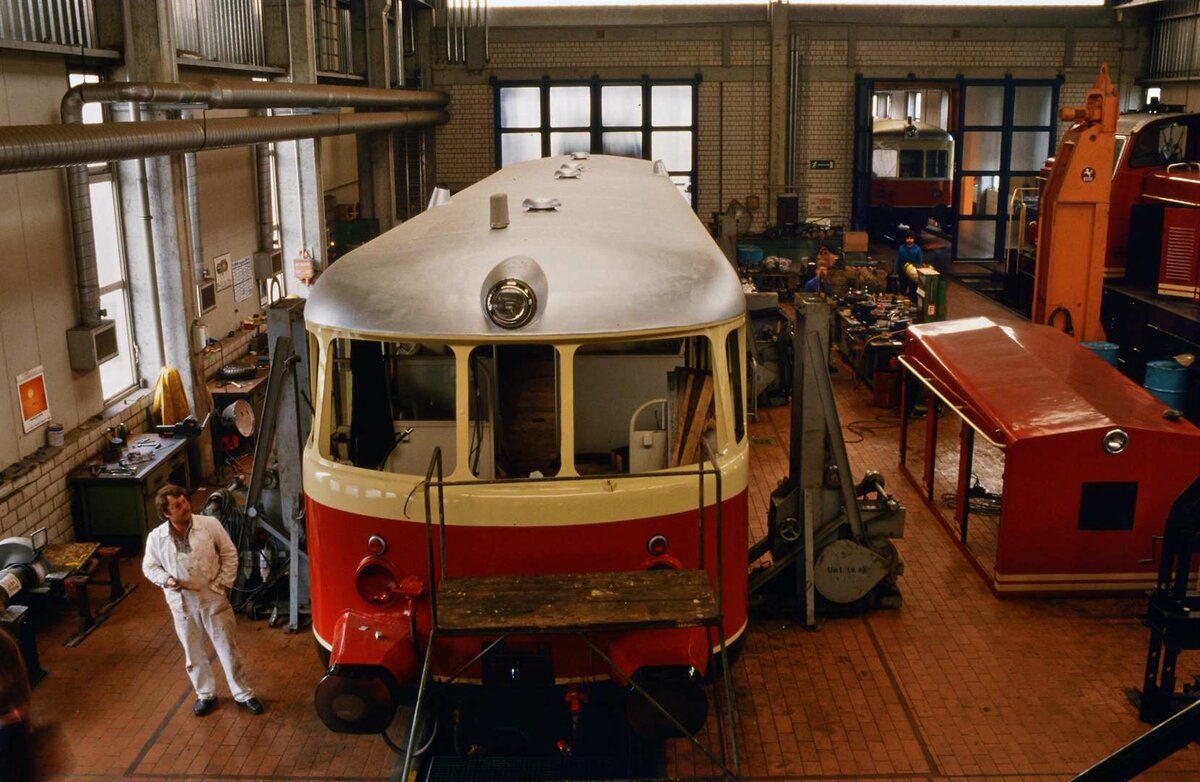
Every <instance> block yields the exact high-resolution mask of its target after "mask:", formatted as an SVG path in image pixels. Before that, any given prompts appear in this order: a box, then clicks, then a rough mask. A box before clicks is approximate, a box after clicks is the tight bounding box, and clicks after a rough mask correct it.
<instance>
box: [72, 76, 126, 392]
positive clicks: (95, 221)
mask: <svg viewBox="0 0 1200 782" xmlns="http://www.w3.org/2000/svg"><path fill="white" fill-rule="evenodd" d="M99 81H100V77H99V76H97V75H95V74H90V73H71V74H69V75H68V83H69V84H70V86H72V87H74V86H76V85H78V84H84V83H88V84H94V83H97V82H99ZM83 121H84V124H89V125H90V124H97V123H100V122H103V121H104V113H103V109H102V107H101V105H100V104H98V103H88V104H86V105H85V106H84V109H83ZM88 174H89V181H90V184H89V187H88V195H89V200H90V202H91V208H92V239H93V241H94V242H95V246H96V270H97V272H98V275H99V281H100V309H101V310H103V311H104V317H105V318H108V319H109V320H112V321H113V322H114V323H115V324H116V331H117V355H116V356H115V357H113V358H110V359H108V360H107V361H105V362H104V363H102V364H101V365H100V389H101V392H102V393H103V395H104V401H105V403H106V404H107V403H108V402H110V401H112V400H113V399H116V398H117V397H119V396H121V395H123V394H125V393H126V392H128V391H129V390H130V389H132V388H134V387H135V386H136V385H137V383H138V374H137V361H136V360H135V356H134V341H135V340H134V333H133V319H132V318H131V317H130V306H129V287H128V282H127V281H128V274H127V271H126V268H125V239H124V235H123V233H122V231H121V204H120V199H119V197H118V194H117V186H116V178H115V177H114V176H113V171H112V166H111V165H110V164H97V165H91V166H88Z"/></svg>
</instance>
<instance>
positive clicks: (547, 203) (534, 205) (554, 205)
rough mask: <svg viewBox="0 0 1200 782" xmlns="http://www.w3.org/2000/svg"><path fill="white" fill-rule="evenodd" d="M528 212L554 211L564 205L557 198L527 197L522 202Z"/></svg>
mask: <svg viewBox="0 0 1200 782" xmlns="http://www.w3.org/2000/svg"><path fill="white" fill-rule="evenodd" d="M521 206H523V207H524V208H525V211H526V212H553V211H555V210H557V209H558V208H559V207H560V206H562V201H559V200H558V199H557V198H542V197H537V198H526V199H525V200H524V201H522V202H521Z"/></svg>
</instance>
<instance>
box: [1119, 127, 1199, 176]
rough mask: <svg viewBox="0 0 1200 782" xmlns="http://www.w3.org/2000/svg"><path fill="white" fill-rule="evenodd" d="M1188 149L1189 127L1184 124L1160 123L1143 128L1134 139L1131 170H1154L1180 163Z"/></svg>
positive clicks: (1130, 154)
mask: <svg viewBox="0 0 1200 782" xmlns="http://www.w3.org/2000/svg"><path fill="white" fill-rule="evenodd" d="M1187 148H1188V126H1187V124H1186V123H1183V122H1160V123H1158V124H1154V125H1150V126H1148V127H1145V128H1143V129H1142V130H1141V131H1139V132H1138V134H1137V135H1136V136H1134V137H1133V146H1132V147H1131V148H1130V150H1129V166H1130V168H1154V167H1158V166H1166V165H1170V164H1171V163H1179V162H1182V161H1183V160H1184V159H1185V153H1186V151H1187Z"/></svg>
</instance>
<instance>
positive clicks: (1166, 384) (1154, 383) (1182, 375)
mask: <svg viewBox="0 0 1200 782" xmlns="http://www.w3.org/2000/svg"><path fill="white" fill-rule="evenodd" d="M1187 376H1188V368H1187V367H1183V366H1180V365H1179V362H1178V361H1176V360H1175V359H1167V360H1166V361H1147V362H1146V382H1145V383H1144V385H1145V386H1146V390H1147V391H1149V392H1150V393H1151V394H1154V396H1155V398H1157V399H1158V400H1159V401H1160V402H1162V403H1163V404H1166V405H1167V406H1169V407H1174V408H1177V409H1179V410H1182V409H1183V403H1184V399H1185V398H1186V397H1187Z"/></svg>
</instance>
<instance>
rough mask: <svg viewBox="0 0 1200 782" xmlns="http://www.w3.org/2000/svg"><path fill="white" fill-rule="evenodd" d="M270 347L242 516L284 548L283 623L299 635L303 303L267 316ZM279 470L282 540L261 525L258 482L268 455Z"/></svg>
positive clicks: (304, 574) (304, 580)
mask: <svg viewBox="0 0 1200 782" xmlns="http://www.w3.org/2000/svg"><path fill="white" fill-rule="evenodd" d="M267 325H268V332H269V334H270V335H271V336H273V337H274V341H273V342H272V344H271V373H270V375H269V376H268V378H267V395H266V399H265V400H264V402H263V415H262V426H261V428H260V429H259V432H258V436H257V440H256V445H255V449H254V467H253V470H252V471H251V474H250V486H249V488H248V489H247V492H246V507H247V515H249V516H250V517H251V518H254V519H256V520H258V521H259V522H260V524H259V529H264V530H266V531H267V532H268V533H269V534H270V535H271V536H272V537H274V538H275V539H276V540H278V541H279V542H280V543H282V544H284V545H286V546H287V549H288V557H289V565H288V622H287V631H288V632H291V633H295V632H299V630H300V629H301V626H302V622H301V615H302V614H307V613H309V612H310V611H311V608H310V607H309V604H308V599H309V598H308V594H309V590H308V555H307V554H306V553H305V551H304V545H303V541H302V531H303V525H304V493H303V481H302V474H303V471H302V468H301V459H302V454H303V450H304V442H305V440H307V439H308V432H309V429H310V428H311V426H312V408H311V401H309V400H307V399H306V397H305V395H304V389H305V388H306V387H307V383H306V382H305V378H307V377H308V355H307V350H306V347H307V341H306V339H307V338H306V336H305V332H304V303H303V301H298V302H297V301H293V300H287V301H284V302H279V303H277V304H275V305H273V306H272V307H271V308H270V310H268V312H267ZM272 454H274V456H275V459H276V464H277V466H278V470H279V488H280V500H281V502H280V507H281V508H283V510H284V514H285V516H287V518H283V519H279V520H278V522H279V524H280V525H281V526H282V528H283V530H285V531H286V535H285V534H283V533H281V532H280V531H279V530H277V529H276V528H275V526H274V525H272V524H269V523H261V522H262V519H261V518H260V516H261V511H262V506H261V498H262V490H263V482H264V479H265V477H266V471H267V467H268V465H269V464H270V460H271V456H272Z"/></svg>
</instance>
